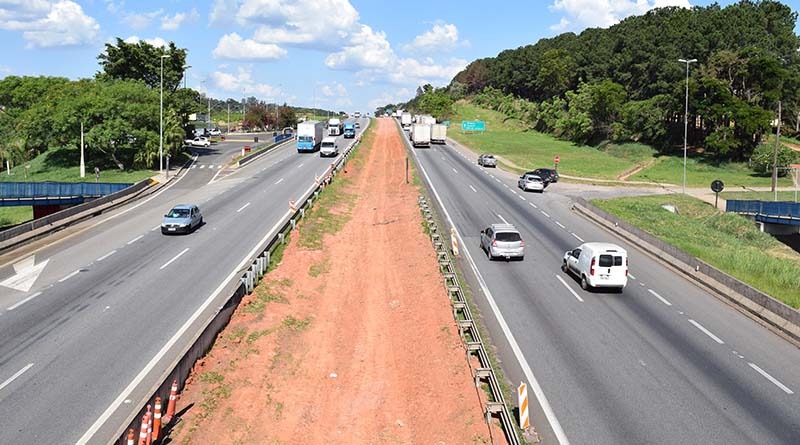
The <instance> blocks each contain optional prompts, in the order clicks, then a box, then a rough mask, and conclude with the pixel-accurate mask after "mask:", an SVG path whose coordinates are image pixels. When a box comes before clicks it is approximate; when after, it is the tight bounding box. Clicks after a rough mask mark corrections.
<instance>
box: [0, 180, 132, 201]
mask: <svg viewBox="0 0 800 445" xmlns="http://www.w3.org/2000/svg"><path fill="white" fill-rule="evenodd" d="M131 185H133V184H122V183H106V182H0V199H20V198H59V197H61V198H65V197H74V196H82V197H98V196H104V195H110V194H111V193H115V192H118V191H120V190H123V189H126V188H128V187H130V186H131Z"/></svg>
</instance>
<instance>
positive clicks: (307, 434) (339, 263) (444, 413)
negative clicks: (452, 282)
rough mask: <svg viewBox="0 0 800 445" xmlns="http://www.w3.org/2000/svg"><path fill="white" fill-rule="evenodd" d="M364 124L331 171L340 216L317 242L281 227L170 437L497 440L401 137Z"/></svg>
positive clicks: (383, 125) (215, 440) (200, 368)
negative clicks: (277, 257) (369, 132)
mask: <svg viewBox="0 0 800 445" xmlns="http://www.w3.org/2000/svg"><path fill="white" fill-rule="evenodd" d="M373 124H374V125H376V126H377V128H376V129H375V130H376V131H375V133H376V134H375V135H374V139H373V138H372V137H370V138H368V139H370V140H366V141H365V143H364V144H362V146H361V148H360V150H362V153H360V155H359V156H360V159H359V160H357V161H355V162H351V163H349V164H348V167H347V173H344V174H343V175H342V176H340V177H339V178H340V179H338V180H342V178H343V177H344V178H349V184H348V185H347V186H346V188H345V190H344V192H345V193H344V194H343V195H348V196H349V198H347V196H345V197H344V199H343V202H344V204H341V205H339V206H338V207H337V208H336V209H334V212H333V213H334V214H337V213H338V214H339V217H340V218H339V219H338V221H342V222H344V221H346V223H344V224H343V226H342V228H341V230H340V231H339V232H338V233H336V234H335V235H334V236H330V235H326V236H325V237H324V238H323V239H322V243H321V244H322V246H321V248H315V246H314V243H313V240H312V241H311V242H309V241H308V239H305V241H304V238H305V237H306V236H307V233H310V232H312V230H310V229H307V230H306V232H305V233H304V232H303V228H301V235H300V236H298V234H297V232H294V233H293V234H292V236H291V242H290V244H289V247H288V248H287V250H286V252H285V253H284V257H283V260H282V262H281V264H280V265H279V266H278V268H277V269H275V270H274V271H272V272H270V274H269V275H267V277H266V280H267V282H265V283H264V284H266V286H264V285H262V288H261V289H260V290H259V293H258V295H256V294H254V295H251V296H248V297H246V299H245V301H243V303H242V305H241V306H240V308H239V310H238V311H237V314H236V315H234V319H233V320H232V322H231V324H230V326H229V327H228V329H226V331H225V332H224V333H222V334H221V335H220V338H219V340H218V342H217V345H215V346H214V348H213V350H212V352H211V353H210V354H209V356H208V357H207V358H206V359H205V360H204V361H203V363H201V364H198V365H197V366H196V369H195V373H194V374H193V377H192V382H191V383H190V384H189V385H188V386H187V389H186V390H185V391H184V394H183V395H182V398H181V401H180V402H179V406H178V410H181V409H185V408H187V407H188V409H186V412H185V413H184V414H183V416H182V418H181V419H180V422H179V424H178V426H177V427H176V428H175V431H173V433H172V434H171V437H170V438H169V439H168V440H170V442H171V443H178V444H183V443H191V444H204V443H209V444H416V443H419V444H480V443H503V436H502V432H501V431H500V430H499V429H497V428H496V427H494V426H492V427H491V429H490V427H488V426H487V425H486V423H485V422H484V421H483V417H482V408H481V403H480V398H481V397H483V394H482V393H481V391H480V390H477V389H476V388H475V387H474V385H473V382H472V377H471V373H470V370H469V367H468V363H467V360H466V353H465V350H464V347H463V346H462V344H461V341H460V339H459V337H458V333H457V329H456V327H455V323H454V321H453V316H452V314H451V312H450V311H451V310H450V305H449V300H448V297H447V294H446V292H445V288H444V285H443V282H442V279H441V276H440V275H439V273H438V265H437V262H436V258H435V255H434V253H433V250H432V249H431V247H430V241H429V239H428V238H427V236H426V235H425V234H424V233H423V231H422V226H421V221H422V218H421V216H420V213H419V208H418V206H417V202H416V200H417V192H416V191H415V190H414V188H413V187H412V186H411V185H407V184H405V158H406V153H405V151H404V149H403V147H402V142H401V141H400V138H399V134H398V133H397V131H396V129H395V126H394V124H393V122H392V121H391V120H388V119H377V120H375V121H373ZM348 213H349V217H348V216H347V215H348ZM304 224H305V223H304ZM298 241H299V242H298ZM303 246H311V247H303ZM264 302H266V305H265V306H264V307H263V308H262V305H263V304H264Z"/></svg>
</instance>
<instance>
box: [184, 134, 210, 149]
mask: <svg viewBox="0 0 800 445" xmlns="http://www.w3.org/2000/svg"><path fill="white" fill-rule="evenodd" d="M184 143H185V144H186V145H190V146H192V147H210V146H211V142H210V141H209V140H208V138H204V137H202V136H198V137H196V138H194V139H186V140H185V141H184Z"/></svg>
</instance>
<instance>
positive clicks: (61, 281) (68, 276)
mask: <svg viewBox="0 0 800 445" xmlns="http://www.w3.org/2000/svg"><path fill="white" fill-rule="evenodd" d="M79 273H81V271H80V270H76V271H75V272H72V273H71V274H69V275H67V276H66V277H64V278H62V279H60V280H58V282H59V283H63V282H65V281H67V280H69V279H70V278H72V277H74V276H75V275H78V274H79Z"/></svg>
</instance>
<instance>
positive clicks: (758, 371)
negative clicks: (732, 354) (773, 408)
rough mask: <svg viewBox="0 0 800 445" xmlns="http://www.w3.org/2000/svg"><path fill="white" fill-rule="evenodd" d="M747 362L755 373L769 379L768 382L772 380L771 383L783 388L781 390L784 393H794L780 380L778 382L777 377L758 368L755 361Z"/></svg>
mask: <svg viewBox="0 0 800 445" xmlns="http://www.w3.org/2000/svg"><path fill="white" fill-rule="evenodd" d="M747 364H748V365H750V367H751V368H753V369H755V370H756V372H757V373H759V374H761V375H762V376H764V378H765V379H767V380H769V381H770V382H772V384H773V385H775V386H777V387H778V388H780V389H782V390H783V392H785V393H786V394H794V391H792V390H791V389H789V388H788V387H787V386H786V385H784V384H783V383H781V382H780V381H779V380H778V379H776V378H775V377H773V376H771V375H769V374H768V373H767V371H764V370H763V369H761V368H759V367H758V365H756V364H755V363H751V362H747Z"/></svg>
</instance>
